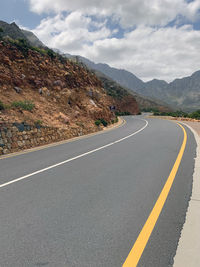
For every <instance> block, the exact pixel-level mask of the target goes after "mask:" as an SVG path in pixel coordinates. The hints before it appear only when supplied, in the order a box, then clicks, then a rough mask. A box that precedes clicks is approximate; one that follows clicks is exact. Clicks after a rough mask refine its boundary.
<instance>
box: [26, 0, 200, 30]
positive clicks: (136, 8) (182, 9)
mask: <svg viewBox="0 0 200 267" xmlns="http://www.w3.org/2000/svg"><path fill="white" fill-rule="evenodd" d="M29 2H30V6H31V10H32V11H34V12H36V13H39V14H41V13H48V12H53V13H60V12H63V11H67V12H74V11H81V13H82V14H85V15H96V16H109V17H112V19H113V20H117V21H118V22H119V24H120V25H121V26H122V27H124V28H127V27H133V26H135V25H138V24H146V25H166V24H167V23H169V22H170V21H172V20H174V19H176V17H177V16H178V15H181V16H183V17H185V18H187V19H189V20H195V19H197V18H198V14H199V8H200V0H194V1H192V2H190V3H188V2H187V1H185V0H162V1H161V0H151V1H149V0H142V1H141V0H132V1H130V0H124V1H121V0H110V1H107V0H101V1H99V0H93V1H91V0H73V1H71V0H56V1H55V0H43V1H41V0H29Z"/></svg>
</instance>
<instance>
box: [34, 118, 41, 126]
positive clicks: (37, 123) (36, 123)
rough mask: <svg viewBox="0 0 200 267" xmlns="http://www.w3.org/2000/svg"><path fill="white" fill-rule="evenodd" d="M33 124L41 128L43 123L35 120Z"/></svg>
mask: <svg viewBox="0 0 200 267" xmlns="http://www.w3.org/2000/svg"><path fill="white" fill-rule="evenodd" d="M34 124H35V126H40V127H41V126H42V124H43V121H41V120H37V121H35V122H34Z"/></svg>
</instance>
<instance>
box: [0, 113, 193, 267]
mask: <svg viewBox="0 0 200 267" xmlns="http://www.w3.org/2000/svg"><path fill="white" fill-rule="evenodd" d="M143 119H144V118H143V117H142V116H137V117H134V116H129V117H125V120H126V122H127V123H126V124H124V125H123V126H121V127H119V128H117V129H114V130H111V131H108V132H104V133H101V134H98V135H94V136H90V137H86V138H83V139H81V140H76V141H73V142H69V143H66V144H60V145H58V146H53V147H49V148H45V149H42V150H38V151H34V152H30V153H26V154H21V155H18V156H15V157H10V158H5V159H0V184H1V186H0V266H1V267H7V266H9V267H26V266H48V267H56V266H58V267H64V266H69V267H71V266H72V267H86V266H87V267H89V266H90V267H93V266H94V267H100V266H102V267H103V266H105V267H109V266H111V267H112V266H114V267H116V266H122V265H123V264H124V262H125V260H126V258H127V256H128V254H129V252H130V251H131V249H132V247H133V245H134V243H135V241H136V239H137V237H138V236H139V234H140V232H141V230H142V228H143V226H144V224H145V222H146V221H147V219H148V217H149V214H150V213H151V210H152V208H153V207H154V204H155V203H156V201H157V199H158V197H159V195H160V192H161V191H162V188H163V186H164V185H165V182H166V181H167V179H168V177H169V174H170V171H171V169H172V168H173V166H174V163H175V161H176V158H177V155H178V154H179V151H180V148H181V146H182V142H183V138H184V133H183V130H182V129H181V127H180V126H179V125H177V124H176V123H174V122H171V121H164V120H159V119H146V118H145V120H143ZM147 122H148V123H147ZM185 129H186V132H187V144H186V148H185V152H184V155H183V158H182V161H181V164H180V167H179V169H178V172H177V174H176V177H175V180H174V183H173V186H172V188H171V190H170V192H169V195H168V198H167V201H166V202H165V205H164V207H163V209H162V211H161V214H160V216H159V218H158V221H157V223H156V225H155V228H154V230H153V232H152V234H151V236H150V239H149V241H148V243H147V245H146V246H145V249H144V251H143V253H142V256H141V258H140V260H139V263H138V266H147V267H151V266H152V267H157V266H158V267H165V266H172V264H173V257H174V255H175V253H176V247H177V242H178V240H179V237H180V232H181V229H182V225H183V223H184V220H185V214H186V210H187V206H188V201H189V198H190V195H191V189H192V174H193V168H194V157H195V149H196V143H195V140H194V137H193V134H192V133H191V132H190V130H189V129H187V128H186V127H185ZM18 178H20V179H18ZM16 179H18V180H16ZM191 246H192V244H191ZM130 267H131V266H130Z"/></svg>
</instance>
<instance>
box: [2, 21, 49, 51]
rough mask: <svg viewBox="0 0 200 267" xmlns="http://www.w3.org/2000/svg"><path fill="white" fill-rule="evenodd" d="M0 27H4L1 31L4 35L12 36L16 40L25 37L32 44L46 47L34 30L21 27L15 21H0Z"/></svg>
mask: <svg viewBox="0 0 200 267" xmlns="http://www.w3.org/2000/svg"><path fill="white" fill-rule="evenodd" d="M0 28H2V29H3V32H2V33H1V35H2V37H10V38H12V39H14V40H16V39H25V40H27V41H28V42H29V44H30V45H32V46H36V47H45V45H44V44H43V43H42V42H41V41H40V40H39V39H38V38H37V37H36V36H35V35H34V34H33V33H32V32H30V31H26V30H22V29H20V28H19V26H17V24H16V23H15V22H13V23H11V24H9V23H7V22H4V21H0Z"/></svg>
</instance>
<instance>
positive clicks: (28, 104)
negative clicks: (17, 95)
mask: <svg viewBox="0 0 200 267" xmlns="http://www.w3.org/2000/svg"><path fill="white" fill-rule="evenodd" d="M34 107H35V104H34V103H33V101H31V100H24V101H14V102H12V103H11V104H10V105H7V104H4V103H3V102H2V101H1V100H0V110H6V109H11V108H21V109H23V110H27V111H32V110H33V109H34Z"/></svg>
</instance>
